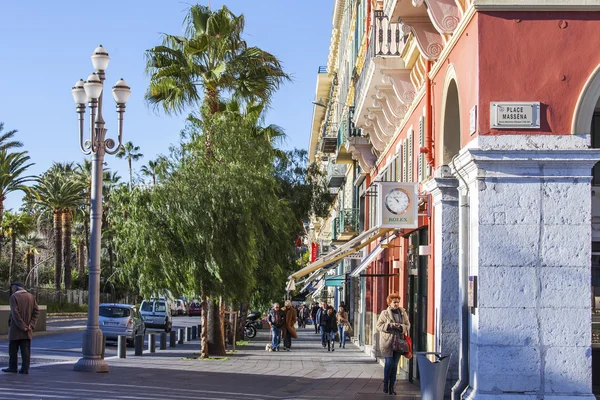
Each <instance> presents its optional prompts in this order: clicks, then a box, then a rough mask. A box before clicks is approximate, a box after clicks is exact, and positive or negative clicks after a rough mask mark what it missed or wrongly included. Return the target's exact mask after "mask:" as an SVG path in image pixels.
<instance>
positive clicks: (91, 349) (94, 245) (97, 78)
mask: <svg viewBox="0 0 600 400" xmlns="http://www.w3.org/2000/svg"><path fill="white" fill-rule="evenodd" d="M91 59H92V65H93V66H94V69H95V70H96V71H95V72H94V73H92V74H91V75H90V76H88V78H87V80H86V81H85V82H84V81H83V80H81V79H80V80H79V81H78V82H77V83H76V84H75V86H74V87H73V89H72V91H71V92H72V94H73V100H75V104H77V114H78V117H79V118H78V119H79V146H80V148H81V151H82V152H83V154H85V155H90V154H91V155H92V187H91V189H92V193H91V211H90V236H91V238H90V239H91V240H90V259H89V267H88V269H89V287H88V319H87V326H86V328H85V331H84V332H83V340H82V348H83V351H82V353H83V357H82V358H81V359H79V361H77V363H76V364H75V371H85V372H108V364H106V361H104V358H103V356H102V353H103V351H102V350H103V349H102V346H103V341H102V331H100V327H99V325H98V312H99V305H100V238H101V233H102V232H101V231H102V164H103V162H104V154H105V153H107V154H116V153H117V151H119V148H120V147H121V143H122V135H123V113H124V112H125V103H126V102H127V99H128V98H129V95H130V94H131V90H130V88H129V87H128V86H127V84H126V83H125V81H124V80H123V79H120V80H119V81H118V82H117V83H116V85H115V86H114V87H113V88H112V94H113V97H114V99H115V102H116V103H117V115H118V142H115V141H114V140H113V139H106V129H105V128H104V119H103V118H102V96H103V92H104V91H103V88H104V79H105V75H104V71H105V70H106V67H107V66H108V62H109V61H110V58H109V57H108V53H107V52H106V50H105V49H104V47H102V45H100V46H98V47H97V48H96V50H94V53H93V54H92V57H91ZM86 102H87V103H88V105H89V107H90V138H89V139H87V140H84V114H85V103H86Z"/></svg>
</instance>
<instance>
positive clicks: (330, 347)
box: [325, 306, 337, 351]
mask: <svg viewBox="0 0 600 400" xmlns="http://www.w3.org/2000/svg"><path fill="white" fill-rule="evenodd" d="M336 332H337V317H336V315H335V312H334V310H333V307H331V306H329V307H327V317H326V320H325V335H326V338H327V351H335V343H334V341H335V334H336Z"/></svg>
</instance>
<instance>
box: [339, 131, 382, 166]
mask: <svg viewBox="0 0 600 400" xmlns="http://www.w3.org/2000/svg"><path fill="white" fill-rule="evenodd" d="M345 146H346V150H348V151H349V152H351V153H352V159H353V160H356V161H358V163H359V164H360V167H361V168H362V169H363V171H365V172H367V173H370V172H371V170H372V169H373V167H374V166H375V163H376V161H377V157H375V155H374V154H373V151H372V148H373V147H372V146H371V144H370V143H369V140H368V139H367V138H364V137H360V136H356V137H349V138H348V140H346V144H345Z"/></svg>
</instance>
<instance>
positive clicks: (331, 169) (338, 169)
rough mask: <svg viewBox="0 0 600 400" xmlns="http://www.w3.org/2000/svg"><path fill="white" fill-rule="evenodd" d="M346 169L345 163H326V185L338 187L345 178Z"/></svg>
mask: <svg viewBox="0 0 600 400" xmlns="http://www.w3.org/2000/svg"><path fill="white" fill-rule="evenodd" d="M336 140H337V139H336ZM336 143H337V142H336ZM347 170H348V165H347V164H334V163H333V162H329V164H327V186H328V187H330V188H332V187H337V188H339V187H340V186H342V184H343V183H344V180H346V171H347Z"/></svg>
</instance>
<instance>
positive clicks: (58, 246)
mask: <svg viewBox="0 0 600 400" xmlns="http://www.w3.org/2000/svg"><path fill="white" fill-rule="evenodd" d="M61 268H62V211H61V210H54V288H55V289H56V290H60V283H61V282H60V281H61V278H62V271H61Z"/></svg>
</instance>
